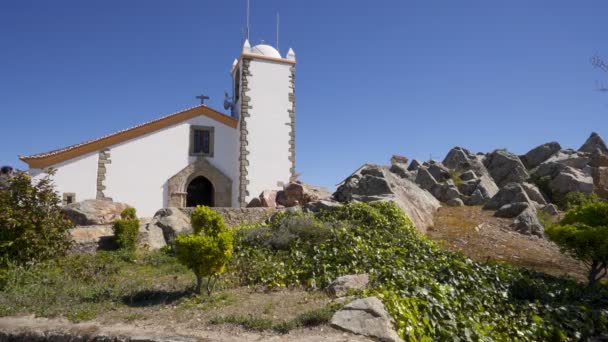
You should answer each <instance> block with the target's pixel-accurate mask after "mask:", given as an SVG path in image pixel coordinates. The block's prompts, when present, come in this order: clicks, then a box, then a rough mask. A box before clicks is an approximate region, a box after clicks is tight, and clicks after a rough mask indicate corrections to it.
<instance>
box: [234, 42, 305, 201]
mask: <svg viewBox="0 0 608 342" xmlns="http://www.w3.org/2000/svg"><path fill="white" fill-rule="evenodd" d="M295 64H296V55H295V53H294V51H293V50H292V49H289V51H288V52H287V54H286V55H285V57H282V56H281V54H280V53H279V51H278V50H277V49H275V48H274V47H272V46H270V45H266V44H260V45H256V46H253V47H251V45H250V44H249V40H246V41H245V43H244V44H243V47H242V51H241V55H240V57H239V58H238V59H237V60H235V61H234V63H233V65H232V70H231V74H232V81H233V82H232V83H233V97H232V103H233V105H232V115H233V116H234V117H237V118H238V119H239V132H238V134H239V144H238V145H239V152H238V158H239V172H238V174H239V182H238V183H239V196H238V200H239V204H240V206H241V207H245V206H246V205H247V204H248V203H249V201H250V200H251V199H252V198H254V197H257V196H258V195H259V194H260V193H261V192H262V191H264V190H281V189H282V188H283V185H284V184H285V183H287V182H289V181H293V180H295V177H296V175H295V165H296V144H295V137H296V133H295V132H296V126H295V123H296V121H295V115H296V97H295Z"/></svg>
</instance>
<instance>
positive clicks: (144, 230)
mask: <svg viewBox="0 0 608 342" xmlns="http://www.w3.org/2000/svg"><path fill="white" fill-rule="evenodd" d="M137 244H138V246H139V247H140V248H144V249H148V250H152V251H153V250H157V249H161V248H163V247H165V246H166V245H167V242H166V240H165V235H164V232H163V230H162V229H161V228H160V227H159V226H157V225H151V224H150V223H142V224H140V225H139V236H138V238H137Z"/></svg>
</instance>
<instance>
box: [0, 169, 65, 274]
mask: <svg viewBox="0 0 608 342" xmlns="http://www.w3.org/2000/svg"><path fill="white" fill-rule="evenodd" d="M53 174H54V172H53V171H52V170H51V171H49V172H48V175H47V176H45V177H42V178H41V179H37V180H36V181H32V178H31V177H30V175H28V174H27V173H24V172H17V173H15V174H14V175H12V176H11V177H10V178H7V179H5V180H4V183H5V184H4V186H3V187H2V188H0V268H2V267H5V266H6V265H7V264H8V263H16V264H26V263H31V262H37V261H42V260H46V259H50V258H54V257H56V256H59V255H63V254H65V253H66V251H67V250H68V249H69V247H70V244H71V239H70V236H69V234H68V229H70V228H72V227H73V224H72V222H70V221H69V220H67V219H66V218H65V216H64V215H63V213H62V212H61V206H60V203H61V200H60V199H59V196H58V195H57V193H56V192H55V189H54V186H53V182H52V180H51V176H52V175H53Z"/></svg>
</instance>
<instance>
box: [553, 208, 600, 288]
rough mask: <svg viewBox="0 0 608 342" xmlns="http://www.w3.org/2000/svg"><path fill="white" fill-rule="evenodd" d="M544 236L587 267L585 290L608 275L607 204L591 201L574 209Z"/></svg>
mask: <svg viewBox="0 0 608 342" xmlns="http://www.w3.org/2000/svg"><path fill="white" fill-rule="evenodd" d="M546 233H547V235H548V236H549V238H550V239H551V240H553V241H555V243H557V244H558V245H559V246H560V247H561V248H562V249H563V250H564V251H566V252H568V253H570V254H572V255H573V256H574V257H576V258H577V259H579V260H581V261H582V262H584V263H585V265H587V267H588V268H589V274H588V275H587V278H588V281H589V287H593V286H594V285H595V284H596V283H597V282H598V281H599V280H600V279H602V278H603V277H604V276H605V275H606V273H607V272H608V203H604V202H595V203H588V204H584V205H582V206H578V207H574V208H572V209H571V210H569V211H568V212H567V213H566V216H565V217H564V219H563V220H562V221H561V222H560V223H559V224H556V225H551V226H548V227H547V229H546Z"/></svg>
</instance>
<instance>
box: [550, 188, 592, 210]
mask: <svg viewBox="0 0 608 342" xmlns="http://www.w3.org/2000/svg"><path fill="white" fill-rule="evenodd" d="M599 200H600V199H599V197H598V196H597V194H595V193H586V192H580V191H575V192H569V193H567V194H566V195H565V196H564V197H563V198H562V200H561V201H560V202H559V207H560V209H562V210H570V209H572V208H574V207H578V206H581V205H585V204H590V203H595V202H598V201H599Z"/></svg>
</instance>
